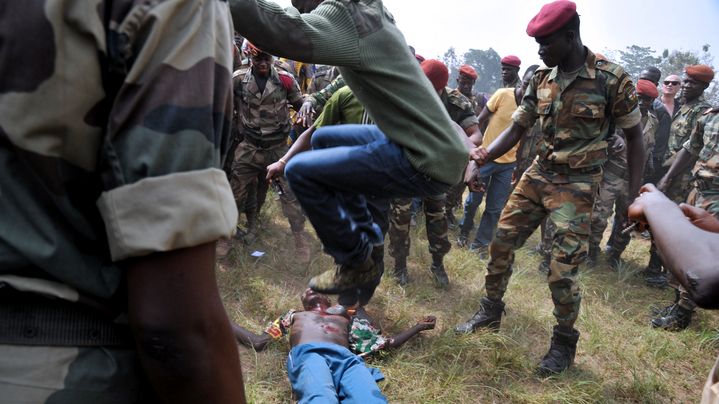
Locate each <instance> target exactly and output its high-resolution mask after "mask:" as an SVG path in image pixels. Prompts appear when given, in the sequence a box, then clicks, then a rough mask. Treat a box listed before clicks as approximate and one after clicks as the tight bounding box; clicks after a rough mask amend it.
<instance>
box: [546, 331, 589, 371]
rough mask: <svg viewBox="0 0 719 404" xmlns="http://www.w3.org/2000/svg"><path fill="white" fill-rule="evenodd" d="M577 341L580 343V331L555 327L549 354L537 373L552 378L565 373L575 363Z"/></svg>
mask: <svg viewBox="0 0 719 404" xmlns="http://www.w3.org/2000/svg"><path fill="white" fill-rule="evenodd" d="M577 341H579V331H577V330H575V329H574V328H572V329H567V328H565V327H560V326H558V325H555V326H554V331H553V333H552V344H551V345H550V346H549V352H547V354H546V355H544V358H542V361H541V362H540V363H539V368H538V369H537V373H539V375H541V376H551V375H553V374H557V373H561V372H564V371H565V370H566V369H567V368H568V367H569V366H571V365H572V363H574V355H575V353H576V352H577Z"/></svg>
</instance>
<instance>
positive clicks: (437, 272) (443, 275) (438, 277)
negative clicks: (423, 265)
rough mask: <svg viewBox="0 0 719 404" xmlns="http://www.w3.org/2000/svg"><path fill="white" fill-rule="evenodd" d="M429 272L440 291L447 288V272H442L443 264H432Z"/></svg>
mask: <svg viewBox="0 0 719 404" xmlns="http://www.w3.org/2000/svg"><path fill="white" fill-rule="evenodd" d="M429 271H430V272H431V273H432V275H434V282H435V283H436V284H437V286H438V287H440V288H442V289H444V288H447V287H449V277H448V276H447V272H446V271H445V270H444V264H443V263H442V261H440V262H439V263H437V262H433V263H432V265H431V266H430V267H429Z"/></svg>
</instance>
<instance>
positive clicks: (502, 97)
mask: <svg viewBox="0 0 719 404" xmlns="http://www.w3.org/2000/svg"><path fill="white" fill-rule="evenodd" d="M487 109H488V110H489V112H491V113H492V116H491V117H490V118H489V124H488V125H487V130H485V131H484V138H483V140H482V145H483V146H484V147H489V145H491V144H492V142H493V141H494V139H496V138H497V137H498V136H499V135H500V134H501V133H502V131H504V130H505V129H507V128H508V127H509V125H510V124H511V123H512V114H513V113H514V110H516V109H517V101H516V100H515V98H514V88H500V89H499V90H497V91H495V93H494V94H493V95H492V98H490V99H489V101H487ZM517 148H519V143H517V144H516V145H514V147H512V148H511V149H510V150H509V151H508V152H507V153H505V154H504V155H503V156H501V157H499V158H497V159H496V160H494V162H495V163H502V164H506V163H514V162H515V161H517Z"/></svg>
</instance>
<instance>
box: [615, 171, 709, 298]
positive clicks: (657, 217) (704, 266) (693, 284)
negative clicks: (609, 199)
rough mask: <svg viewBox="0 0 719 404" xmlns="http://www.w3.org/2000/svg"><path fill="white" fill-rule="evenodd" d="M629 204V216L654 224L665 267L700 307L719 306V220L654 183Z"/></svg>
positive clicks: (635, 219)
mask: <svg viewBox="0 0 719 404" xmlns="http://www.w3.org/2000/svg"><path fill="white" fill-rule="evenodd" d="M641 191H642V195H641V196H640V197H638V198H637V199H636V200H635V201H634V203H632V205H631V206H630V207H629V218H630V220H633V221H636V222H639V223H641V224H643V225H649V226H650V227H651V231H652V236H653V237H654V242H655V243H656V246H657V250H658V251H659V254H660V255H661V257H662V261H663V262H664V265H665V267H667V268H668V269H669V270H670V271H671V272H672V274H674V275H675V276H676V277H677V279H678V280H679V282H680V283H681V284H682V286H684V287H685V288H686V289H687V291H689V293H690V294H691V298H692V300H694V301H695V302H696V303H697V304H698V305H699V307H704V308H711V309H716V308H719V268H718V267H717V264H716V257H718V256H719V220H717V219H716V218H715V217H714V216H712V215H710V214H709V213H708V212H706V211H705V210H703V209H699V208H695V207H692V206H689V205H686V204H681V205H680V206H677V205H676V204H674V202H672V201H671V200H669V198H667V197H666V196H665V195H664V194H662V193H661V192H660V191H659V190H657V188H656V187H654V185H652V184H646V185H644V186H643V187H642V188H641Z"/></svg>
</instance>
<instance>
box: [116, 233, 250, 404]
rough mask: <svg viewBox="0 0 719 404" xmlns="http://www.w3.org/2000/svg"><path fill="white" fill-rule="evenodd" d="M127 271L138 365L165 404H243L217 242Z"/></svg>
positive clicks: (132, 263)
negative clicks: (218, 266)
mask: <svg viewBox="0 0 719 404" xmlns="http://www.w3.org/2000/svg"><path fill="white" fill-rule="evenodd" d="M121 266H122V267H123V268H124V269H125V270H126V271H127V289H128V316H129V322H130V327H131V330H132V334H133V337H134V339H135V342H136V344H137V348H138V354H139V357H140V362H141V364H142V366H143V368H144V370H145V372H146V373H147V376H148V378H149V380H150V382H151V383H152V386H153V387H154V388H155V391H156V392H157V393H158V395H159V396H160V397H161V398H162V401H163V402H168V403H198V402H211V403H244V402H245V393H244V385H243V382H242V369H241V368H240V360H239V355H238V352H237V345H236V344H235V342H234V341H233V338H232V331H231V329H230V322H229V320H228V318H227V314H226V313H225V309H224V307H223V306H222V301H221V299H220V295H219V292H218V290H217V281H216V279H215V270H214V266H215V243H214V242H211V243H206V244H202V245H199V246H196V247H190V248H184V249H180V250H174V251H169V252H163V253H154V254H150V255H148V256H145V257H139V258H133V259H130V260H126V261H124V262H123V263H121ZM218 364H221V366H218Z"/></svg>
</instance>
